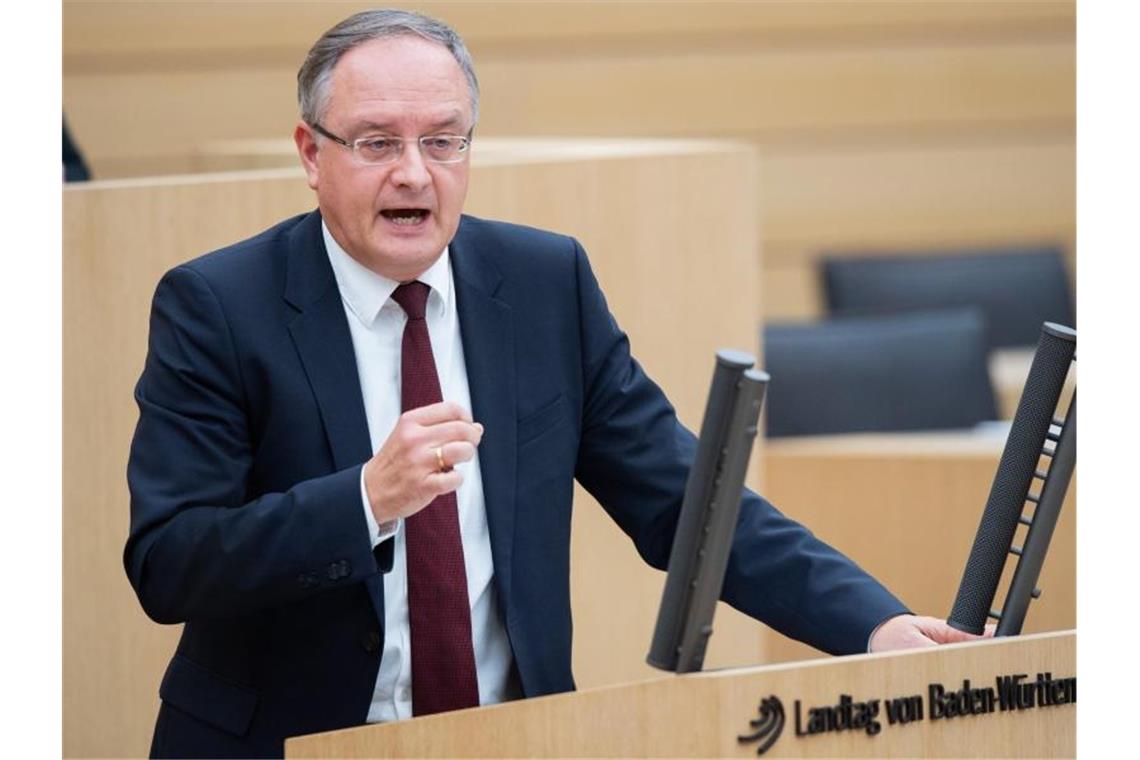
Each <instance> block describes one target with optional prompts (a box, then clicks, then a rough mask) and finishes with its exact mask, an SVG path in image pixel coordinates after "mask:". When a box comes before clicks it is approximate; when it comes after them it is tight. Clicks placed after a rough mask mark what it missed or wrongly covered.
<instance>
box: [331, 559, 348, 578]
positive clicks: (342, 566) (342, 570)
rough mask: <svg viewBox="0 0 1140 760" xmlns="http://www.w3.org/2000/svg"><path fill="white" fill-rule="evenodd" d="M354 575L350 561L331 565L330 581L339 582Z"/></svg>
mask: <svg viewBox="0 0 1140 760" xmlns="http://www.w3.org/2000/svg"><path fill="white" fill-rule="evenodd" d="M351 574H352V571H351V569H350V566H349V564H348V560H346V559H341V560H337V561H336V562H333V563H331V564H330V565H329V567H328V571H327V575H328V577H329V580H330V581H339V580H340V579H341V578H347V577H348V576H349V575H351Z"/></svg>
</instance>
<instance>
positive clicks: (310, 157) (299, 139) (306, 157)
mask: <svg viewBox="0 0 1140 760" xmlns="http://www.w3.org/2000/svg"><path fill="white" fill-rule="evenodd" d="M293 142H294V143H296V144H297V155H299V156H300V157H301V166H302V167H303V168H304V169H305V176H306V177H307V178H308V180H309V187H310V188H311V189H313V190H316V189H317V185H318V179H319V177H320V172H319V169H318V168H317V136H316V135H315V134H313V130H312V128H311V127H310V126H309V125H308V124H306V123H305V122H303V121H299V122H297V128H296V129H294V130H293Z"/></svg>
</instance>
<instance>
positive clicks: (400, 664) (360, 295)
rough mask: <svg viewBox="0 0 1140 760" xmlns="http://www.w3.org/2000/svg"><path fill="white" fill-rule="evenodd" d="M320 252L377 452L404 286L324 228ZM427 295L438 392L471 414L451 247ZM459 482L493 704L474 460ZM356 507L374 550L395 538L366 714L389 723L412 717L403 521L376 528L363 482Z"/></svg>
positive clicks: (497, 672) (501, 655)
mask: <svg viewBox="0 0 1140 760" xmlns="http://www.w3.org/2000/svg"><path fill="white" fill-rule="evenodd" d="M321 227H322V232H323V233H324V240H325V248H326V250H327V251H328V256H329V263H331V264H332V269H333V274H334V275H335V277H336V283H337V287H338V288H339V289H340V295H341V300H342V301H343V302H344V310H345V315H346V316H347V318H348V327H349V331H350V332H351V333H352V347H353V351H354V353H355V354H356V371H357V374H358V375H359V376H360V390H361V392H362V393H363V397H364V413H365V416H366V417H367V418H368V434H369V437H370V438H371V441H372V450H373V451H374V452H375V451H378V450H379V449H380V447H381V446H382V445H383V444H384V441H385V440H386V439H387V438H388V435H389V434H390V433H391V432H392V430H393V428H395V426H396V422H397V420H398V419H399V416H400V412H401V409H400V347H401V343H402V340H403V334H404V324H405V323H406V322H407V315H405V314H404V310H403V309H401V308H400V306H399V305H398V304H397V303H396V302H395V301H393V300H391V298H390V296H391V295H392V292H393V291H394V290H395V289H396V287H397V286H398V285H399V284H400V283H398V282H396V281H395V280H389V279H388V278H386V277H382V276H380V275H379V274H376V273H375V272H373V271H372V270H370V269H368V268H367V267H365V266H363V265H362V264H360V263H359V262H357V261H356V260H355V259H353V258H352V257H351V256H349V255H348V254H347V253H346V252H345V251H344V249H343V248H341V246H340V245H339V244H338V243H337V242H336V240H334V239H333V236H332V235H331V234H330V233H329V229H328V227H327V226H325V224H324V222H322V223H321ZM419 280H420V281H421V282H423V283H424V284H426V285H427V286H428V287H430V288H431V292H430V294H429V295H428V302H427V313H426V315H425V316H426V318H427V323H428V332H429V334H430V335H431V348H432V354H433V355H434V357H435V366H436V372H437V373H438V374H439V385H440V389H441V390H442V392H443V398H444V400H446V401H454V402H456V403H458V404H459V405H460V406H462V407H463V408H465V409H468V410H470V409H471V392H470V389H469V388H468V385H467V366H466V364H465V363H464V360H463V342H462V341H461V340H460V333H459V315H458V312H457V311H456V306H455V284H454V280H453V278H452V273H451V260H450V257H449V254H448V249H446V248H445V249H444V250H443V253H442V254H441V255H440V257H439V258H438V259H437V260H436V262H435V263H434V264H432V266H431V268H430V269H428V270H427V271H426V272H424V273H423V274H422V275H420V277H419ZM455 469H456V470H458V471H459V472H461V473H462V474H463V484H462V485H461V486H460V487H459V490H458V491H457V492H456V498H457V501H458V505H459V531H460V537H461V539H462V542H463V563H464V566H465V569H466V572H467V597H468V601H469V603H470V605H471V631H472V639H473V641H472V644H473V645H474V649H475V665H476V672H477V676H478V680H479V703H480V704H482V705H487V704H495V703H497V702H502V701H505V700H507V699H512V698H515V697H517V696H519V694H518V693H517V691H518V690H517V686H516V685H515V684H514V683H513V679H512V677H511V665H512V656H511V647H510V641H509V640H508V638H507V632H506V629H505V628H504V627H503V623H502V617H501V616H500V614H499V605H498V599H497V598H496V594H495V586H494V583H492V574H493V570H494V567H493V563H492V559H491V540H490V534H489V532H488V529H487V510H486V506H485V504H484V501H483V478H482V475H481V473H480V471H479V454H478V452H476V454H475V458H474V459H472V460H471V461H470V462H465V463H461V464H458V465H456V468H455ZM360 493H361V500H362V503H363V506H364V513H365V517H366V519H367V521H368V526H369V530H370V531H371V533H372V545H373V546H376V545H377V544H379V543H380V542H381V541H385V540H387V541H395V542H396V544H395V547H394V549H395V558H394V562H393V565H392V569H391V571H389V572H388V573H386V574H385V575H384V651H383V653H382V655H381V659H380V671H379V673H378V674H377V677H376V688H375V690H374V691H373V694H372V705H371V707H370V708H369V710H368V721H369V722H370V723H374V722H377V721H390V720H398V719H402V718H410V717H411V716H412V668H411V659H412V650H411V646H412V642H411V631H410V628H409V624H408V575H407V555H406V550H405V540H404V532H403V530H401V529H400V524H399V523H400V521H394V522H392V523H385V524H384V525H383V526H377V524H376V518H375V517H374V516H373V514H372V509H371V507H370V505H369V503H368V498H367V494H366V491H365V489H364V477H363V473H362V474H361V480H360Z"/></svg>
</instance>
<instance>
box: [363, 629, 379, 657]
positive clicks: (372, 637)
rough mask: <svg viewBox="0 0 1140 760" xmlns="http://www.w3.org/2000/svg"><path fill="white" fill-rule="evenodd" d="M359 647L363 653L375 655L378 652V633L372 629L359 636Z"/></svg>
mask: <svg viewBox="0 0 1140 760" xmlns="http://www.w3.org/2000/svg"><path fill="white" fill-rule="evenodd" d="M360 646H361V647H362V648H363V649H364V651H365V652H368V653H369V654H375V653H377V652H379V651H380V631H378V630H376V629H375V628H373V629H372V630H370V631H365V632H364V633H363V634H361V636H360Z"/></svg>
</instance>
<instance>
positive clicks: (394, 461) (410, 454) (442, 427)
mask: <svg viewBox="0 0 1140 760" xmlns="http://www.w3.org/2000/svg"><path fill="white" fill-rule="evenodd" d="M482 438H483V426H482V425H480V424H479V423H478V422H472V420H471V415H470V413H468V411H467V410H466V409H464V408H463V407H461V406H459V405H458V404H456V403H454V402H451V401H441V402H440V403H438V404H430V405H428V406H421V407H420V408H418V409H412V410H411V411H408V412H404V413H403V414H401V415H400V419H399V421H398V422H397V423H396V427H395V429H394V430H393V431H392V434H391V435H389V436H388V439H387V440H386V441H384V444H383V445H382V446H381V447H380V450H379V451H377V452H376V454H375V455H374V456H373V457H372V458H371V459H369V460H368V461H367V462H366V463H365V464H364V489H365V491H367V493H368V503H369V504H370V505H371V507H372V514H373V515H374V516H375V517H376V522H377V523H378V524H380V525H383V524H384V523H386V522H389V521H391V520H395V519H397V518H405V517H411V516H412V515H414V514H415V513H416V512H419V511H420V510H421V509H423V508H424V507H426V506H427V505H428V504H430V503H431V501H432V499H434V498H435V497H437V496H439V495H440V494H445V493H449V492H451V491H454V490H456V489H457V488H459V484H460V483H462V482H463V475H461V474H460V473H459V472H457V471H456V470H455V469H453V467H454V465H456V464H459V463H460V462H468V461H470V460H471V459H472V458H473V457H474V456H475V448H476V447H477V446H478V445H479V441H480V440H482ZM441 463H442V465H443V467H442V468H441V467H440V464H441Z"/></svg>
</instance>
